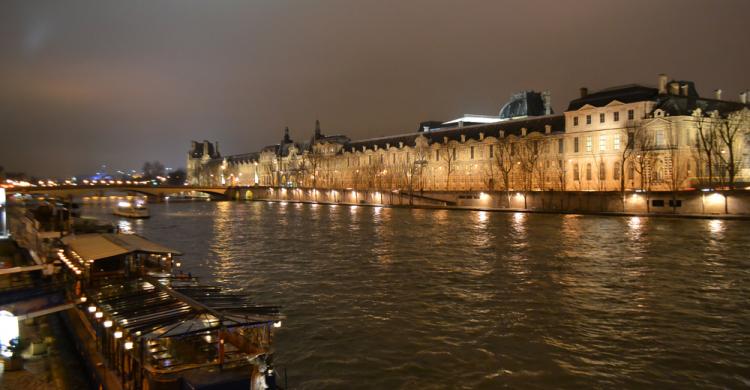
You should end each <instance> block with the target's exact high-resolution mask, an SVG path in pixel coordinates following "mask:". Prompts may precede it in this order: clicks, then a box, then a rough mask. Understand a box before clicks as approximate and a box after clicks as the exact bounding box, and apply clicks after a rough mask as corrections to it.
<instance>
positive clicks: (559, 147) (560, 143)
mask: <svg viewBox="0 0 750 390" xmlns="http://www.w3.org/2000/svg"><path fill="white" fill-rule="evenodd" d="M563 152H565V141H564V140H563V139H562V138H560V139H558V140H557V153H559V154H563Z"/></svg>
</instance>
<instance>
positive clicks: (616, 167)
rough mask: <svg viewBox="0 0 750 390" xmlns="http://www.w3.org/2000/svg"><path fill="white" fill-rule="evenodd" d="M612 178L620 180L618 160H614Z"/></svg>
mask: <svg viewBox="0 0 750 390" xmlns="http://www.w3.org/2000/svg"><path fill="white" fill-rule="evenodd" d="M612 178H613V179H615V180H620V162H619V161H615V164H614V165H613V166H612Z"/></svg>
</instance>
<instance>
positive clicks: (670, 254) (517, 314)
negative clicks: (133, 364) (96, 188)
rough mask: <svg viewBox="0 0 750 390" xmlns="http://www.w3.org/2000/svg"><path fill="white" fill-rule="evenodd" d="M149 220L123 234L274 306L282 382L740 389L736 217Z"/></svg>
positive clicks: (374, 215) (742, 271)
mask: <svg viewBox="0 0 750 390" xmlns="http://www.w3.org/2000/svg"><path fill="white" fill-rule="evenodd" d="M347 209H348V211H347ZM151 210H152V215H153V217H152V218H151V220H148V221H146V222H145V223H143V224H142V225H136V226H134V227H133V228H134V230H136V232H137V233H140V234H144V235H145V236H147V237H149V238H152V239H155V240H157V241H160V242H162V243H164V244H165V245H168V246H172V247H176V248H178V249H180V250H183V251H184V252H185V253H186V255H185V258H184V261H183V268H184V269H185V271H186V272H187V271H188V270H189V271H192V272H193V274H197V275H200V276H201V277H202V278H204V279H205V280H206V281H207V282H210V281H218V282H220V283H222V284H223V285H225V286H227V287H229V288H233V289H238V290H243V291H245V292H248V293H250V294H251V295H252V296H254V297H255V299H256V301H257V302H258V303H262V304H280V305H282V306H283V307H284V313H285V314H286V315H287V316H288V319H287V320H285V322H284V324H285V325H284V327H283V328H281V329H280V331H279V333H278V337H277V338H276V348H277V356H276V358H277V364H279V365H282V366H285V367H287V368H288V374H289V382H290V386H291V387H292V388H297V389H317V388H371V389H383V388H409V387H411V388H461V387H464V388H500V387H511V388H517V387H537V388H539V387H544V388H549V387H555V388H559V387H565V388H573V387H575V388H581V387H606V388H621V387H652V388H654V387H670V388H682V387H727V388H736V387H742V386H746V385H747V383H750V382H748V381H750V375H748V374H747V364H746V363H747V362H748V361H750V349H748V348H747V345H750V330H748V329H749V328H748V327H747V324H748V323H750V308H749V307H748V304H747V302H748V301H749V299H750V290H748V288H747V283H746V281H747V280H750V260H748V256H747V253H750V242H749V241H750V240H748V239H747V237H746V231H747V230H748V228H749V227H750V223H748V222H742V221H719V223H717V222H714V221H702V220H682V219H651V218H642V217H641V218H638V219H635V218H632V217H623V218H617V217H594V216H574V215H564V216H559V215H541V214H539V215H535V214H523V213H488V212H484V213H480V212H457V211H447V210H434V211H433V210H409V209H390V208H373V207H357V206H352V207H338V208H333V207H329V206H317V207H313V206H312V205H307V204H305V205H295V206H294V207H291V206H283V205H281V204H278V203H274V204H265V203H259V202H248V203H233V202H219V203H207V202H200V203H185V204H169V205H151ZM92 212H95V210H92ZM105 215H106V213H105Z"/></svg>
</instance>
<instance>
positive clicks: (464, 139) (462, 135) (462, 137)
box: [461, 134, 466, 142]
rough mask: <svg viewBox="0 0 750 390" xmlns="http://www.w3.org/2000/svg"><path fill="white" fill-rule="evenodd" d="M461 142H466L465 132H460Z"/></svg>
mask: <svg viewBox="0 0 750 390" xmlns="http://www.w3.org/2000/svg"><path fill="white" fill-rule="evenodd" d="M461 142H466V134H461Z"/></svg>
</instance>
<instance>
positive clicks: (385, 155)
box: [187, 75, 750, 192]
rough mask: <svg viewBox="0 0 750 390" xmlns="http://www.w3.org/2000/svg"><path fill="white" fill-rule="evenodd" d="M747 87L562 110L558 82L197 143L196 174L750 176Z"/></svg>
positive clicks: (456, 179) (617, 99)
mask: <svg viewBox="0 0 750 390" xmlns="http://www.w3.org/2000/svg"><path fill="white" fill-rule="evenodd" d="M749 118H750V106H749V105H748V102H747V92H743V93H742V94H740V96H739V99H738V100H727V99H724V98H723V97H722V95H721V91H720V90H717V91H715V92H714V95H713V96H711V97H703V96H700V95H699V94H698V91H697V89H696V87H695V85H694V83H693V82H690V81H680V80H670V79H669V78H668V77H667V76H665V75H660V76H659V77H658V79H657V86H655V87H652V86H644V85H637V84H631V85H624V86H617V87H611V88H606V89H603V90H599V91H594V92H591V93H589V91H588V90H587V89H586V88H581V91H580V97H578V98H577V99H575V100H573V101H571V102H569V104H568V106H567V110H566V111H565V112H564V113H562V114H554V113H553V112H552V108H551V104H550V94H549V93H548V92H541V93H540V92H535V91H524V92H520V93H516V94H513V95H512V96H511V98H510V100H509V101H508V102H507V103H506V104H504V105H503V106H502V107H501V108H500V110H499V113H498V115H476V114H465V115H463V116H461V117H459V118H456V119H454V120H451V121H447V122H423V123H422V124H421V125H420V126H419V128H418V129H417V130H416V131H413V132H408V133H404V134H399V135H393V136H385V137H378V138H370V139H363V140H350V139H349V138H348V137H346V136H343V135H334V136H326V135H324V134H323V132H322V130H321V127H320V123H319V122H317V121H316V123H315V128H314V131H313V132H312V135H311V136H310V137H309V138H307V139H302V140H301V141H295V140H294V139H293V138H292V136H291V134H290V131H289V129H288V128H287V129H285V130H284V133H283V136H282V138H281V140H280V142H279V143H278V144H275V145H269V146H267V147H265V148H263V149H261V150H260V151H258V152H254V153H248V154H242V155H233V156H225V157H222V156H221V155H220V154H219V151H218V145H213V144H211V143H210V142H208V141H204V142H203V143H198V142H193V144H192V148H191V150H190V152H189V153H188V160H187V170H188V181H189V183H190V184H201V185H225V186H255V185H259V186H283V187H313V188H341V189H343V188H353V189H372V190H407V189H408V190H419V191H469V192H470V191H500V190H513V191H619V190H621V189H623V190H680V189H689V188H708V187H710V188H717V187H728V186H737V185H740V184H741V185H742V186H745V185H747V183H748V181H750V144H748V142H749V141H750V137H747V134H748V127H749V126H750V119H749Z"/></svg>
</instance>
